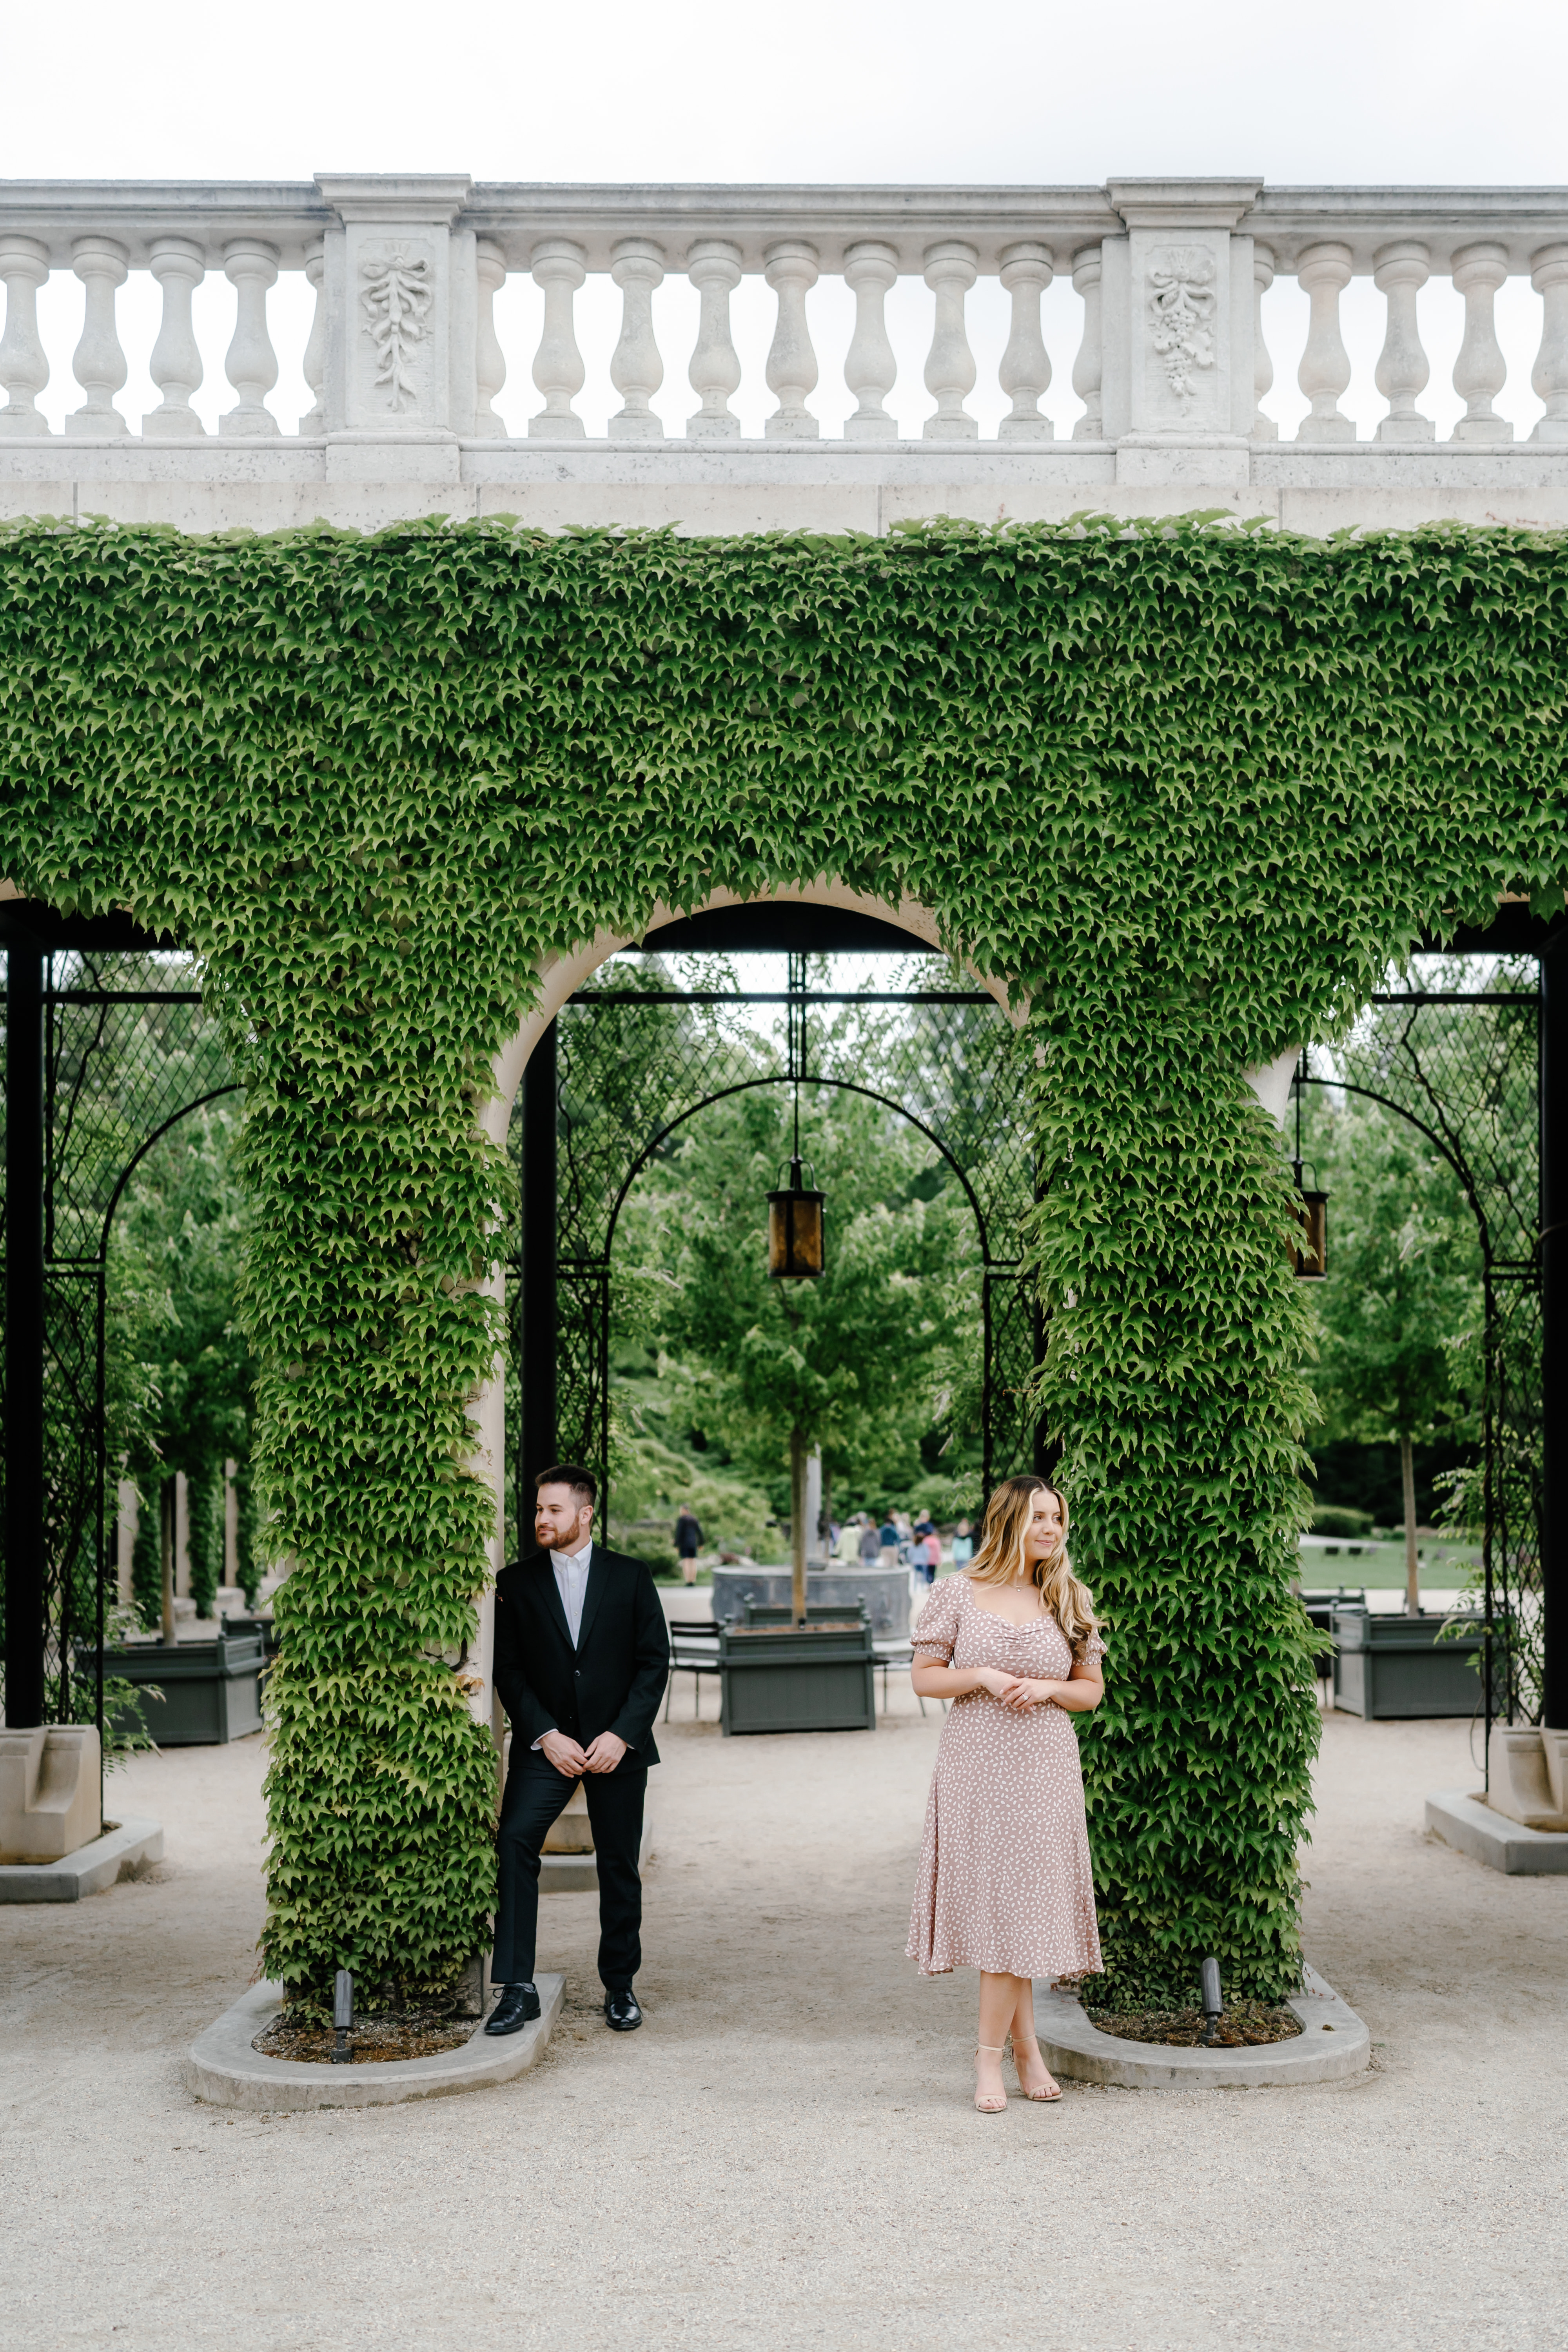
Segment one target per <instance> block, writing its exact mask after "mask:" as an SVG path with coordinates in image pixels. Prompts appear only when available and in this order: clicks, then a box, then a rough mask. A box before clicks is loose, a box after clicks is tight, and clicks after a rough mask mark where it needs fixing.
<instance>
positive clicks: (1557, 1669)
mask: <svg viewBox="0 0 1568 2352" xmlns="http://www.w3.org/2000/svg"><path fill="white" fill-rule="evenodd" d="M1541 1338H1542V1349H1541V1421H1542V1496H1543V1509H1542V1522H1543V1524H1542V1544H1541V1613H1542V1654H1543V1661H1544V1671H1543V1675H1542V1703H1543V1705H1542V1719H1543V1720H1544V1722H1546V1723H1547V1724H1548V1725H1549V1726H1551V1727H1552V1729H1554V1730H1558V1731H1562V1730H1568V940H1559V942H1558V943H1557V944H1556V945H1555V946H1553V947H1552V948H1549V949H1548V950H1546V951H1545V952H1544V953H1543V954H1542V959H1541Z"/></svg>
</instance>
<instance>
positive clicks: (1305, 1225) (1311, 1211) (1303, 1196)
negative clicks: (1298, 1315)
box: [1290, 1053, 1329, 1282]
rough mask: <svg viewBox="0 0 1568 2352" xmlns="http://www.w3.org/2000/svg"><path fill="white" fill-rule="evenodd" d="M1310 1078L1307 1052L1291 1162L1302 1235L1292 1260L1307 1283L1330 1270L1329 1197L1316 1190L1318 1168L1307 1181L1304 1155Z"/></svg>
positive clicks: (1298, 1092)
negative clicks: (1304, 1093) (1304, 1094)
mask: <svg viewBox="0 0 1568 2352" xmlns="http://www.w3.org/2000/svg"><path fill="white" fill-rule="evenodd" d="M1306 1081H1307V1056H1306V1055H1305V1054H1304V1053H1303V1055H1302V1056H1301V1059H1300V1062H1299V1063H1298V1065H1297V1067H1296V1089H1295V1091H1296V1157H1295V1159H1294V1160H1292V1161H1291V1163H1290V1164H1291V1167H1292V1168H1293V1169H1294V1170H1295V1172H1296V1215H1297V1218H1298V1220H1299V1222H1300V1227H1301V1235H1300V1240H1299V1241H1293V1242H1292V1243H1291V1244H1290V1263H1291V1265H1293V1266H1294V1267H1295V1269H1296V1272H1297V1273H1298V1274H1299V1275H1300V1277H1301V1279H1302V1281H1303V1282H1321V1280H1322V1278H1323V1276H1325V1275H1326V1274H1327V1272H1328V1270H1329V1196H1328V1194H1327V1193H1326V1192H1319V1191H1318V1190H1317V1189H1316V1186H1317V1176H1318V1171H1317V1170H1316V1169H1315V1168H1313V1169H1312V1183H1311V1185H1308V1184H1307V1183H1306V1182H1305V1181H1304V1179H1305V1176H1306V1172H1307V1170H1308V1168H1309V1167H1310V1165H1311V1163H1310V1161H1309V1160H1303V1159H1302V1157H1301V1089H1302V1087H1304V1086H1305V1084H1306Z"/></svg>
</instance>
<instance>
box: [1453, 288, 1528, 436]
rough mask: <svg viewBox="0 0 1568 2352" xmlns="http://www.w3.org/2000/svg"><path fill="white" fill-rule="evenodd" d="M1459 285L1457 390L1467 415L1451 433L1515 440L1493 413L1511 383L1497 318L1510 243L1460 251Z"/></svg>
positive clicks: (1508, 427)
mask: <svg viewBox="0 0 1568 2352" xmlns="http://www.w3.org/2000/svg"><path fill="white" fill-rule="evenodd" d="M1453 274H1454V284H1455V285H1456V287H1457V288H1458V290H1459V292H1460V293H1461V294H1462V295H1463V296H1464V298H1465V339H1464V341H1463V342H1462V343H1461V344H1460V345H1459V356H1458V359H1457V360H1456V361H1455V362H1454V390H1455V391H1456V392H1457V393H1458V395H1459V397H1460V399H1461V400H1462V401H1463V402H1464V404H1465V413H1464V415H1463V416H1461V417H1460V419H1459V421H1458V424H1457V425H1455V427H1454V430H1453V433H1452V434H1451V436H1449V437H1450V438H1451V439H1452V440H1455V441H1511V440H1512V439H1513V427H1512V425H1510V424H1509V422H1508V420H1507V418H1506V417H1502V416H1494V415H1492V401H1493V399H1494V397H1495V396H1496V394H1498V393H1500V391H1501V390H1502V388H1503V385H1504V384H1505V383H1507V382H1508V362H1507V361H1506V360H1505V359H1504V358H1503V355H1502V352H1501V349H1500V346H1499V343H1498V339H1497V329H1496V327H1495V325H1494V324H1493V320H1492V305H1493V303H1494V301H1495V300H1496V299H1497V290H1498V288H1499V287H1500V286H1501V285H1502V284H1503V283H1504V281H1505V279H1506V278H1507V277H1508V247H1506V246H1502V245H1467V246H1466V247H1464V248H1463V250H1462V251H1461V252H1458V253H1456V254H1455V256H1454V263H1453Z"/></svg>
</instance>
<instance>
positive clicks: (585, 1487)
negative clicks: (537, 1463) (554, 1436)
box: [533, 1462, 599, 1503]
mask: <svg viewBox="0 0 1568 2352" xmlns="http://www.w3.org/2000/svg"><path fill="white" fill-rule="evenodd" d="M541 1486H570V1487H571V1489H572V1492H573V1493H574V1495H581V1496H582V1497H583V1500H584V1502H585V1503H596V1502H597V1501H598V1499H599V1482H598V1480H597V1479H596V1478H595V1475H594V1474H593V1472H592V1471H591V1470H584V1467H583V1465H582V1464H581V1463H580V1462H554V1463H552V1465H551V1466H550V1468H549V1469H548V1470H541V1471H540V1472H539V1473H538V1475H536V1476H535V1478H534V1481H533V1489H534V1492H535V1494H537V1493H538V1491H539V1489H540V1487H541Z"/></svg>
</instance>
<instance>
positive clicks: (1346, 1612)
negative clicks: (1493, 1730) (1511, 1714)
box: [1332, 1609, 1483, 1722]
mask: <svg viewBox="0 0 1568 2352" xmlns="http://www.w3.org/2000/svg"><path fill="white" fill-rule="evenodd" d="M1447 1622H1448V1621H1447V1618H1445V1617H1443V1616H1440V1615H1439V1614H1438V1613H1437V1612H1436V1611H1435V1610H1426V1611H1423V1612H1422V1614H1421V1615H1420V1616H1419V1617H1406V1616H1404V1615H1400V1616H1386V1617H1385V1616H1383V1615H1381V1614H1379V1615H1376V1616H1374V1615H1373V1613H1372V1612H1370V1611H1368V1610H1365V1609H1336V1610H1335V1611H1334V1612H1333V1629H1332V1630H1333V1636H1334V1705H1335V1706H1337V1707H1341V1708H1342V1709H1343V1710H1344V1712H1345V1713H1346V1714H1347V1715H1360V1716H1364V1717H1366V1718H1367V1719H1368V1721H1369V1722H1370V1721H1377V1722H1388V1721H1391V1720H1394V1719H1396V1718H1399V1717H1411V1716H1439V1715H1459V1716H1469V1715H1474V1714H1475V1712H1476V1709H1477V1708H1478V1707H1479V1706H1480V1704H1481V1696H1482V1694H1481V1679H1480V1674H1479V1671H1478V1668H1477V1664H1476V1658H1477V1654H1478V1652H1479V1650H1480V1648H1481V1644H1482V1640H1483V1635H1482V1633H1481V1627H1480V1621H1479V1619H1478V1620H1477V1621H1476V1623H1475V1630H1474V1631H1473V1632H1472V1631H1471V1630H1470V1629H1469V1627H1468V1625H1467V1626H1466V1627H1465V1628H1464V1630H1463V1631H1461V1632H1459V1633H1453V1634H1450V1635H1449V1636H1448V1637H1447V1639H1446V1640H1444V1641H1441V1642H1439V1641H1438V1639H1437V1635H1438V1633H1439V1632H1440V1631H1441V1630H1442V1628H1443V1626H1444V1625H1445V1624H1446V1623H1447Z"/></svg>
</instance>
